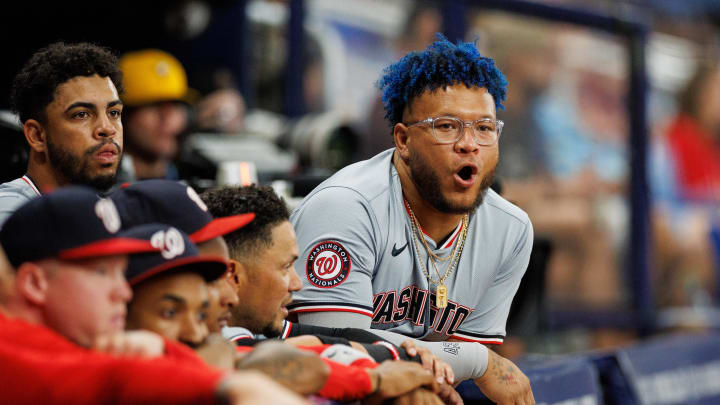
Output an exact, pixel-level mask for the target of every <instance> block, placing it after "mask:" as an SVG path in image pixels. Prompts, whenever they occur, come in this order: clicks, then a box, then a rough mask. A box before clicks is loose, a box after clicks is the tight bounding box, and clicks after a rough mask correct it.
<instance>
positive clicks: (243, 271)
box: [228, 261, 250, 288]
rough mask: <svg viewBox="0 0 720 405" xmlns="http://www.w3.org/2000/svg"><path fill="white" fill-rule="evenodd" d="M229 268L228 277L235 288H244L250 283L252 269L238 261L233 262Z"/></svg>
mask: <svg viewBox="0 0 720 405" xmlns="http://www.w3.org/2000/svg"><path fill="white" fill-rule="evenodd" d="M229 267H230V269H229V270H228V277H229V278H230V283H231V284H233V285H234V286H235V288H243V287H246V286H247V285H248V284H249V283H250V269H249V268H248V267H247V266H245V265H244V264H242V263H240V262H237V261H231V262H230V264H229Z"/></svg>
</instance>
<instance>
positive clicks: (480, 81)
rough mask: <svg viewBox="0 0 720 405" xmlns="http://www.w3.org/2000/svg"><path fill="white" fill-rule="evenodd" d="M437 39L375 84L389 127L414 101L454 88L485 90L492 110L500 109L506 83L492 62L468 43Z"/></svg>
mask: <svg viewBox="0 0 720 405" xmlns="http://www.w3.org/2000/svg"><path fill="white" fill-rule="evenodd" d="M437 37H438V40H437V41H435V42H433V43H432V44H430V45H429V46H428V47H427V49H425V50H424V51H421V52H410V53H408V54H407V55H405V56H404V57H403V58H402V59H400V61H398V62H397V63H394V64H392V65H390V66H388V67H387V68H386V69H385V70H384V76H383V77H382V78H381V79H380V80H379V81H378V83H377V86H378V87H379V88H380V90H382V101H383V104H384V106H385V118H386V119H387V120H388V121H389V122H390V125H391V126H395V124H397V123H398V122H402V115H403V110H404V109H405V106H407V105H408V104H409V103H410V102H412V100H413V99H414V98H415V97H418V96H420V95H421V94H423V93H424V92H426V91H430V92H432V91H435V90H436V89H438V88H440V87H442V88H443V89H444V88H446V87H447V86H453V85H456V84H464V85H465V86H467V87H468V88H471V87H485V88H486V89H487V91H488V93H490V95H491V96H492V97H493V100H494V101H495V107H496V108H497V109H503V105H502V102H503V101H504V100H505V87H506V86H507V81H506V80H505V76H503V74H502V73H501V72H500V70H498V68H497V67H495V62H494V61H493V60H492V59H490V58H486V57H484V56H482V55H481V54H480V52H479V51H478V50H477V48H476V47H475V45H474V44H473V43H471V42H458V43H457V44H453V43H452V42H450V41H448V40H447V39H446V38H445V37H444V36H443V35H442V34H437Z"/></svg>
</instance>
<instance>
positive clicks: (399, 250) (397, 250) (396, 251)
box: [392, 242, 408, 257]
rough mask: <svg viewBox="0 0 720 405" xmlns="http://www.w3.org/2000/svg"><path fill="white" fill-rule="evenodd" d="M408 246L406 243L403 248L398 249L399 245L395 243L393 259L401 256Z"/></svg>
mask: <svg viewBox="0 0 720 405" xmlns="http://www.w3.org/2000/svg"><path fill="white" fill-rule="evenodd" d="M407 245H408V243H407V242H405V245H404V246H403V247H401V248H400V249H398V248H397V244H395V243H393V249H392V255H393V257H395V256H397V255H399V254H400V253H402V251H403V250H405V248H406V247H407Z"/></svg>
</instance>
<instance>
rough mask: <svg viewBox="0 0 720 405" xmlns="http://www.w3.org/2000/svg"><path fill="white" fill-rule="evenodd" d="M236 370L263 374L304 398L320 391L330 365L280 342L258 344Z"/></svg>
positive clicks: (242, 359)
mask: <svg viewBox="0 0 720 405" xmlns="http://www.w3.org/2000/svg"><path fill="white" fill-rule="evenodd" d="M237 368H239V369H254V370H258V371H261V372H262V373H264V374H265V375H267V376H269V377H270V378H272V379H273V380H275V381H276V382H278V383H280V384H281V385H283V386H285V387H286V388H288V389H290V390H292V391H294V392H296V393H298V394H302V395H308V394H313V393H316V392H318V391H319V390H320V389H321V388H322V387H323V385H324V384H325V382H326V380H327V378H328V374H329V369H328V367H327V365H326V364H325V363H324V362H323V361H322V359H320V357H318V356H315V355H312V354H309V353H305V352H303V351H301V350H299V349H296V348H295V347H292V346H290V345H287V344H284V343H279V342H277V343H276V342H273V343H263V344H261V345H259V346H258V347H257V348H256V349H255V350H254V351H252V352H251V353H249V354H248V355H246V356H244V357H242V358H241V359H240V360H239V361H238V364H237Z"/></svg>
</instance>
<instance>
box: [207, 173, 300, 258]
mask: <svg viewBox="0 0 720 405" xmlns="http://www.w3.org/2000/svg"><path fill="white" fill-rule="evenodd" d="M200 198H202V200H203V201H204V202H205V204H206V205H207V207H208V210H209V211H210V213H211V214H212V215H213V217H215V218H220V217H227V216H230V215H238V214H246V213H249V212H254V213H255V219H254V220H252V222H250V223H249V224H247V225H245V226H244V227H242V228H240V229H238V230H236V231H234V232H230V233H228V234H226V235H225V236H224V238H225V242H226V243H227V245H228V250H229V251H230V256H231V257H233V258H237V259H241V260H248V259H250V260H252V257H251V256H252V255H254V254H255V253H257V250H258V249H260V248H269V247H270V246H272V230H273V228H274V227H275V226H277V225H279V224H281V223H283V222H285V221H288V220H290V211H289V210H288V208H287V205H285V201H284V200H283V199H282V198H280V197H278V195H277V194H275V191H273V189H272V188H271V187H268V186H256V185H251V186H245V187H229V186H226V187H222V188H217V189H213V190H207V191H205V192H203V193H202V194H201V195H200Z"/></svg>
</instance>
